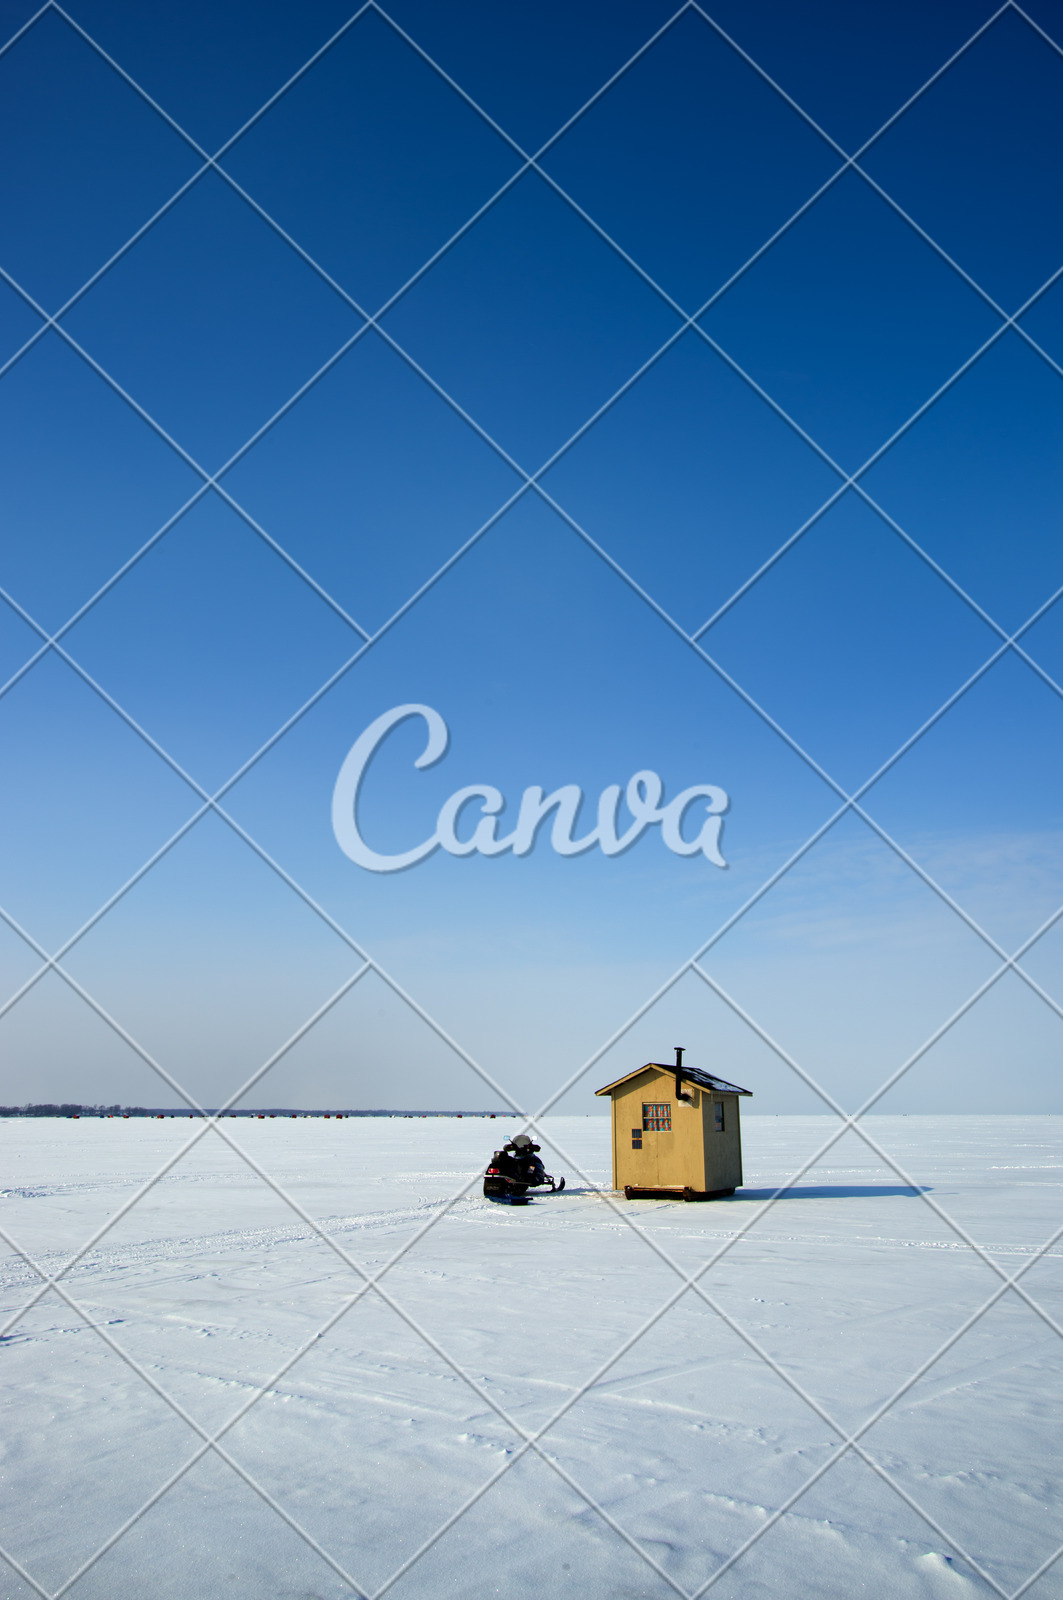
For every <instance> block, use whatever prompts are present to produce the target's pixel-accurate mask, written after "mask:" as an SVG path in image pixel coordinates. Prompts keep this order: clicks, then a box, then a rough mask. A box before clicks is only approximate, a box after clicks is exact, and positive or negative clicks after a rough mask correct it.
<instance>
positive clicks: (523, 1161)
mask: <svg viewBox="0 0 1063 1600" xmlns="http://www.w3.org/2000/svg"><path fill="white" fill-rule="evenodd" d="M541 1148H542V1147H541V1146H540V1145H537V1144H533V1143H532V1141H531V1139H530V1138H529V1137H528V1135H527V1134H526V1133H518V1134H517V1135H516V1137H515V1138H514V1139H511V1140H509V1141H508V1142H507V1143H506V1144H504V1145H503V1146H502V1148H501V1150H496V1151H495V1153H494V1155H493V1156H492V1157H491V1160H490V1161H489V1162H488V1165H487V1171H486V1172H485V1173H484V1198H485V1199H487V1200H499V1201H501V1202H503V1204H507V1205H511V1206H526V1205H527V1204H528V1190H529V1189H545V1190H546V1193H547V1194H560V1193H561V1191H562V1189H563V1188H564V1187H565V1180H564V1178H560V1179H557V1180H555V1179H554V1178H552V1177H551V1176H550V1174H549V1173H548V1172H547V1171H546V1169H545V1168H544V1166H543V1164H542V1162H541V1161H540V1160H539V1151H540V1149H541ZM548 1185H549V1187H547V1186H548Z"/></svg>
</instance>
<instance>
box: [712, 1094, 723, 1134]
mask: <svg viewBox="0 0 1063 1600" xmlns="http://www.w3.org/2000/svg"><path fill="white" fill-rule="evenodd" d="M712 1114H713V1116H714V1117H715V1118H716V1132H717V1133H722V1132H723V1101H722V1100H717V1101H716V1102H715V1104H714V1105H713V1108H712Z"/></svg>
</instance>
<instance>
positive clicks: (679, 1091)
mask: <svg viewBox="0 0 1063 1600" xmlns="http://www.w3.org/2000/svg"><path fill="white" fill-rule="evenodd" d="M673 1048H674V1049H675V1097H676V1099H677V1100H686V1101H687V1102H688V1104H689V1101H690V1095H688V1094H684V1093H683V1080H682V1078H681V1077H680V1074H681V1072H682V1070H683V1051H684V1049H685V1048H686V1047H685V1045H681V1044H677V1045H675V1046H674V1047H673Z"/></svg>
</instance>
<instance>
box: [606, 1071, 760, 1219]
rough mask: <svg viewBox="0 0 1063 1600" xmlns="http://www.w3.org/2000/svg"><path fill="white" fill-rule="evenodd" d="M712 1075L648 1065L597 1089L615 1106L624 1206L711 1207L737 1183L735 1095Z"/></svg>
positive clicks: (616, 1166)
mask: <svg viewBox="0 0 1063 1600" xmlns="http://www.w3.org/2000/svg"><path fill="white" fill-rule="evenodd" d="M751 1093H752V1091H751V1090H749V1089H740V1088H739V1087H738V1085H737V1084H734V1083H725V1082H724V1080H723V1079H722V1078H714V1077H713V1075H712V1074H711V1073H710V1072H700V1071H698V1070H697V1069H696V1068H693V1067H684V1065H683V1051H682V1049H680V1047H679V1046H678V1045H677V1046H676V1050H675V1064H674V1065H673V1066H665V1065H664V1064H663V1063H662V1062H660V1061H647V1063H646V1065H645V1066H644V1067H639V1068H638V1069H637V1070H636V1071H635V1072H629V1073H628V1074H627V1075H626V1077H623V1078H617V1080H616V1082H615V1083H607V1084H606V1085H605V1086H604V1088H601V1089H596V1090H595V1094H607V1095H609V1096H610V1097H611V1099H612V1102H613V1187H614V1189H623V1191H624V1194H625V1195H626V1196H627V1198H628V1199H629V1200H633V1199H639V1198H642V1197H646V1198H660V1199H662V1200H663V1199H668V1200H678V1199H683V1200H712V1199H714V1198H715V1197H716V1196H717V1195H727V1194H734V1192H735V1190H736V1189H737V1188H739V1186H740V1185H741V1182H742V1133H741V1128H740V1126H739V1121H738V1099H739V1096H740V1095H751Z"/></svg>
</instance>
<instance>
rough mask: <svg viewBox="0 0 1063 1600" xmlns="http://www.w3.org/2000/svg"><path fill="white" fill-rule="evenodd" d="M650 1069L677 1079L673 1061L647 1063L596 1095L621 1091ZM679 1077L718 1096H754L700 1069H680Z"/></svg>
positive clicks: (604, 1086) (626, 1073)
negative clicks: (615, 1090) (628, 1083)
mask: <svg viewBox="0 0 1063 1600" xmlns="http://www.w3.org/2000/svg"><path fill="white" fill-rule="evenodd" d="M648 1067H656V1068H657V1069H658V1071H659V1072H667V1073H668V1075H669V1077H673V1078H674V1077H675V1075H676V1068H675V1064H674V1063H673V1062H671V1061H647V1062H646V1063H645V1065H643V1066H641V1067H636V1068H635V1070H634V1072H625V1073H624V1076H623V1077H622V1078H614V1079H613V1081H612V1083H606V1084H603V1086H602V1087H601V1088H600V1089H595V1091H594V1092H595V1094H611V1093H612V1091H613V1090H614V1089H619V1087H620V1085H621V1084H622V1083H627V1082H628V1081H629V1080H630V1079H631V1078H637V1077H638V1075H639V1073H640V1072H645V1071H646V1069H647V1068H648ZM679 1077H680V1078H681V1079H682V1080H684V1081H685V1082H687V1083H696V1084H697V1085H698V1088H699V1089H715V1090H716V1093H717V1094H745V1095H749V1096H750V1098H752V1096H753V1091H752V1089H740V1088H739V1087H738V1085H737V1083H728V1082H727V1080H726V1078H716V1077H714V1076H713V1074H712V1073H711V1072H702V1071H700V1069H699V1068H698V1067H680V1069H679Z"/></svg>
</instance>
